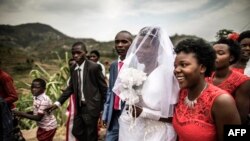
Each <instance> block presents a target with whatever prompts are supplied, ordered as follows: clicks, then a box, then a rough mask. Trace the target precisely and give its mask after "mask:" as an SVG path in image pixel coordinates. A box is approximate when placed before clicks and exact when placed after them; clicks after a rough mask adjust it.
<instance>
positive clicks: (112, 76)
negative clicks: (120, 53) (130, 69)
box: [102, 60, 125, 129]
mask: <svg viewBox="0 0 250 141" xmlns="http://www.w3.org/2000/svg"><path fill="white" fill-rule="evenodd" d="M109 71H110V72H109V87H108V91H107V98H106V102H105V104H104V110H103V115H102V120H104V121H105V122H106V123H107V129H108V128H109V125H110V122H111V118H112V113H113V110H114V101H115V93H114V92H113V91H112V89H113V87H114V84H115V81H116V78H117V75H118V61H117V60H116V61H114V62H113V63H112V64H111V65H110V70H109ZM124 105H125V103H124V102H122V105H121V106H122V107H121V108H122V109H123V108H124Z"/></svg>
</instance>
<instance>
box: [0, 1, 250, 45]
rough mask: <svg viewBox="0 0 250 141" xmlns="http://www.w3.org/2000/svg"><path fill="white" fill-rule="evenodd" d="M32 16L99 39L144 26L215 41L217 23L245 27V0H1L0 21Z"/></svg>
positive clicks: (248, 4)
mask: <svg viewBox="0 0 250 141" xmlns="http://www.w3.org/2000/svg"><path fill="white" fill-rule="evenodd" d="M37 22H38V23H43V24H48V25H50V26H52V27H53V28H55V29H57V30H59V31H60V32H62V33H64V34H66V35H68V36H70V37H75V38H93V39H95V40H98V41H111V40H113V39H114V37H115V35H116V33H117V32H119V31H121V30H127V31H130V32H131V33H132V34H137V33H138V32H139V30H140V29H141V28H143V27H145V26H160V27H162V28H163V29H164V30H165V31H166V32H167V33H168V34H169V35H170V36H172V35H175V34H179V35H181V34H186V35H196V36H198V37H202V38H204V39H206V40H208V41H214V40H215V35H216V32H218V31H219V30H221V29H230V30H233V31H236V32H242V31H244V30H250V0H0V24H8V25H19V24H25V23H37Z"/></svg>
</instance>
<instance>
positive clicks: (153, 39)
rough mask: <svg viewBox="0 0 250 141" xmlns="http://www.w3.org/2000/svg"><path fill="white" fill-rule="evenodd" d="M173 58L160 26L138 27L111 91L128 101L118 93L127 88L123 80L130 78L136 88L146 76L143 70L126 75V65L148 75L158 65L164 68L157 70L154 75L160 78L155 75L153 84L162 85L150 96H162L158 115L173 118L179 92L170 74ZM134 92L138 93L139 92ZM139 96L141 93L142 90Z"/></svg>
mask: <svg viewBox="0 0 250 141" xmlns="http://www.w3.org/2000/svg"><path fill="white" fill-rule="evenodd" d="M174 60H175V53H174V49H173V44H172V42H171V41H170V39H169V36H168V35H167V33H166V32H164V31H163V30H162V29H161V28H160V27H144V28H143V29H141V30H140V32H139V34H138V35H137V36H136V38H135V39H134V41H133V43H132V44H131V46H130V48H129V50H128V52H127V55H126V58H125V60H124V65H123V67H122V69H121V70H120V73H119V74H118V77H117V80H116V83H115V85H114V88H113V91H114V92H115V93H116V94H117V95H118V96H119V97H120V98H121V99H122V100H125V101H127V103H128V101H129V98H128V97H126V96H125V97H124V95H121V93H122V92H123V91H124V88H126V87H129V85H125V84H126V82H125V81H124V79H127V80H129V82H130V85H132V87H133V88H135V86H134V85H135V83H137V84H138V85H137V86H140V83H141V82H142V85H143V83H144V81H143V80H144V78H145V77H144V75H143V74H142V73H138V72H130V74H129V73H128V71H127V70H128V68H133V69H136V70H138V71H140V72H144V73H145V74H146V75H145V76H146V77H147V76H149V75H150V73H152V72H153V71H154V70H155V69H157V68H159V67H161V69H163V70H164V71H159V74H157V76H159V77H157V78H160V79H159V80H156V79H154V81H155V82H154V84H155V85H157V84H161V85H162V87H160V88H159V89H160V92H159V93H156V94H155V93H154V96H153V97H158V98H159V97H161V102H160V103H161V109H160V112H161V113H160V114H161V115H163V116H164V117H172V115H173V104H175V103H176V102H177V99H178V93H179V85H178V82H177V80H176V78H175V76H174V73H173V71H174ZM125 70H126V71H125ZM124 74H126V75H124ZM124 76H125V77H124ZM151 80H152V79H151ZM145 81H150V80H147V78H146V80H145ZM131 83H132V84H131ZM149 87H151V86H149ZM152 87H154V86H152ZM130 92H131V91H130ZM135 92H136V90H135V91H133V93H135ZM137 92H138V93H140V91H137ZM122 94H123V93H122ZM141 95H143V93H141ZM152 100H154V99H152ZM129 103H130V102H129ZM135 104H136V103H135Z"/></svg>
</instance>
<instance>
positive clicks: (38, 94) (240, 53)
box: [0, 27, 250, 141]
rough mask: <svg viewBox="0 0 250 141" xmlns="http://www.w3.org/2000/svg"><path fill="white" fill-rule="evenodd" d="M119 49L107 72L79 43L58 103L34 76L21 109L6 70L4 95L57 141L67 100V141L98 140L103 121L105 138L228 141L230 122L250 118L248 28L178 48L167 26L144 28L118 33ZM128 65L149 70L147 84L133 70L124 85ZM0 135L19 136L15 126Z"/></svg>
mask: <svg viewBox="0 0 250 141" xmlns="http://www.w3.org/2000/svg"><path fill="white" fill-rule="evenodd" d="M114 48H115V50H116V53H117V54H118V58H117V59H116V60H114V61H113V62H112V63H111V65H110V67H109V69H108V75H106V72H105V71H106V69H105V67H104V65H103V64H101V63H100V61H99V59H100V53H99V52H98V50H92V51H91V52H90V53H89V54H88V51H87V47H86V45H85V44H84V43H83V42H76V43H74V44H73V45H72V48H71V53H72V59H70V60H69V69H70V76H69V80H68V82H67V88H66V89H65V90H63V91H62V93H61V94H60V97H59V98H58V99H57V101H54V102H52V101H51V100H50V98H49V97H48V96H47V95H46V94H45V90H46V82H45V81H44V80H43V79H42V78H36V79H34V80H33V81H32V83H31V93H32V94H33V97H34V99H33V111H30V112H22V111H17V110H15V106H14V102H15V101H17V100H18V97H17V93H16V91H15V88H14V84H13V80H12V78H11V77H10V76H9V75H8V74H7V73H6V72H4V71H2V70H1V69H0V84H1V85H0V98H1V99H3V100H4V102H5V103H6V104H7V105H8V107H9V109H12V112H13V113H14V115H15V116H18V117H23V118H28V119H31V120H35V121H37V126H38V131H37V139H38V140H39V141H52V140H53V137H54V135H55V133H56V130H57V122H56V118H55V117H54V116H53V114H52V111H53V110H56V109H58V108H59V107H61V105H62V104H64V103H65V101H66V100H67V99H69V106H68V120H67V131H66V137H65V139H66V140H67V141H76V140H77V141H97V140H98V136H99V135H98V130H100V126H99V125H98V123H99V122H100V121H101V120H102V121H103V124H104V125H105V127H106V129H107V131H106V135H105V141H118V140H119V141H140V140H145V141H175V140H179V141H188V140H197V141H200V140H203V141H215V140H218V141H222V140H224V139H223V137H224V136H223V135H224V126H225V125H249V124H250V117H249V116H250V113H249V111H250V74H249V71H248V70H249V69H250V65H249V64H250V63H249V58H250V31H249V30H247V31H244V32H242V33H241V34H239V37H238V38H231V37H230V36H228V37H225V38H221V39H219V40H218V41H216V42H214V43H209V42H207V41H205V40H204V39H201V38H190V39H184V40H181V41H180V42H179V43H178V44H177V45H176V46H175V47H174V46H173V44H172V42H171V40H170V38H169V35H168V34H167V32H165V30H163V29H162V28H160V27H144V28H142V29H141V30H140V31H139V33H138V34H137V36H136V37H135V38H134V37H133V35H132V34H131V33H130V32H128V31H126V30H122V31H120V32H118V33H117V34H116V36H115V39H114ZM129 69H134V70H137V71H139V72H140V73H143V74H145V77H146V79H145V81H143V82H142V85H141V86H140V87H139V86H138V85H135V84H133V83H134V82H133V81H139V80H140V79H142V78H136V79H139V80H135V78H131V76H132V75H131V76H130V75H127V76H126V77H127V78H130V80H131V81H129V85H128V86H127V87H126V88H125V89H124V87H125V86H124V85H125V82H124V81H125V80H124V79H123V78H124V77H123V75H124V74H126V73H127V72H126V71H127V70H129ZM106 76H109V77H106ZM130 86H131V89H130V91H129V92H128V91H127V89H129V88H130ZM138 92H139V94H138ZM133 98H136V99H133ZM1 105H2V104H1ZM1 111H2V107H1ZM0 129H4V126H3V124H0ZM1 131H4V130H1ZM0 135H1V136H0V138H4V139H5V138H6V139H5V140H13V139H7V137H9V136H8V133H4V132H2V133H1V134H0ZM0 140H1V139H0Z"/></svg>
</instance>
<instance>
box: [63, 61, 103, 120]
mask: <svg viewBox="0 0 250 141" xmlns="http://www.w3.org/2000/svg"><path fill="white" fill-rule="evenodd" d="M75 67H76V66H74V67H72V68H71V71H70V72H71V78H70V81H69V86H68V87H67V88H66V90H65V91H64V92H63V94H62V95H61V97H60V98H59V99H58V101H59V102H60V103H61V104H63V103H64V102H65V101H66V100H67V99H68V98H69V97H70V95H71V94H75V95H76V102H75V103H76V110H77V111H78V109H79V108H80V106H81V95H80V94H78V93H77V70H75ZM82 73H83V79H82V80H83V82H82V85H83V93H84V98H85V101H86V105H87V108H88V111H89V112H90V115H92V116H95V117H98V116H99V115H100V112H101V111H102V110H103V104H104V102H105V97H106V96H105V95H106V91H107V84H106V81H105V78H104V76H103V74H102V69H101V67H100V65H98V64H96V63H94V62H92V61H89V60H85V65H84V70H83V72H82Z"/></svg>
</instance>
